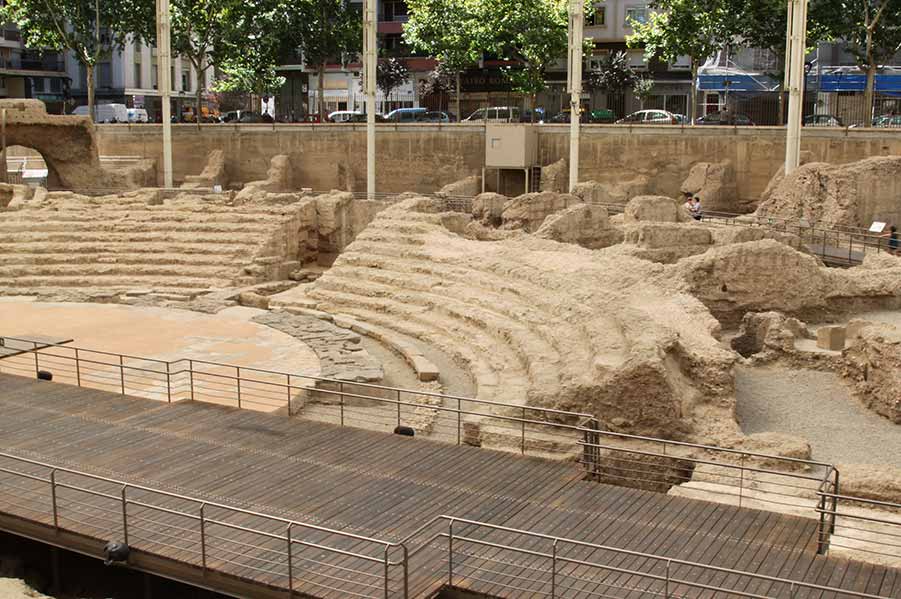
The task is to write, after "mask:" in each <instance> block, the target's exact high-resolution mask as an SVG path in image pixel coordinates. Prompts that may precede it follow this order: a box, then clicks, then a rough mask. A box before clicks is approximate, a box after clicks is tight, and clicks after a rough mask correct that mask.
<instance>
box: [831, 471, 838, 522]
mask: <svg viewBox="0 0 901 599" xmlns="http://www.w3.org/2000/svg"><path fill="white" fill-rule="evenodd" d="M833 470H834V472H835V484H834V487H835V489H834V490H833V495H832V514H831V518H830V523H829V534H835V518H836V516H837V514H838V495H839V490H838V468H834V469H833Z"/></svg>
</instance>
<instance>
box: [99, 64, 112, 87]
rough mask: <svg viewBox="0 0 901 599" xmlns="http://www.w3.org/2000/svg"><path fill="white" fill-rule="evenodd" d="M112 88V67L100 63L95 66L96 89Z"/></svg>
mask: <svg viewBox="0 0 901 599" xmlns="http://www.w3.org/2000/svg"><path fill="white" fill-rule="evenodd" d="M112 86H113V65H112V64H110V63H108V62H101V63H100V64H98V65H97V87H112Z"/></svg>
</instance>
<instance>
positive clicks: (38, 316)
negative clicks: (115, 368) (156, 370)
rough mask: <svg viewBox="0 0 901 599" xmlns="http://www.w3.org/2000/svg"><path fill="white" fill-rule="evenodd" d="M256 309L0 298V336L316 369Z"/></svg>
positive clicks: (164, 356)
mask: <svg viewBox="0 0 901 599" xmlns="http://www.w3.org/2000/svg"><path fill="white" fill-rule="evenodd" d="M259 313H260V311H259V310H253V309H251V308H230V309H227V310H223V311H222V312H220V313H218V314H202V313H199V312H190V311H188V310H169V309H165V308H139V307H132V306H122V305H116V304H74V303H42V302H0V335H8V336H10V337H16V336H29V335H47V336H52V337H65V338H70V339H74V341H73V343H72V345H74V346H78V347H85V348H92V349H102V350H104V351H109V352H115V353H124V354H131V355H137V356H142V357H151V358H157V359H160V360H175V359H178V358H194V359H203V360H210V361H213V362H225V363H229V364H237V365H239V366H249V367H251V366H252V367H256V368H264V369H268V370H281V371H290V372H305V373H309V374H318V373H319V360H318V359H317V358H316V354H314V353H313V350H311V349H310V348H309V347H307V345H306V344H304V343H302V342H300V341H298V340H297V339H295V338H293V337H291V336H290V335H287V334H285V333H281V332H279V331H276V330H275V329H273V328H270V327H267V326H265V325H260V324H256V323H253V322H249V319H250V318H252V317H253V316H255V315H256V314H259Z"/></svg>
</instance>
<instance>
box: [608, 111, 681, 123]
mask: <svg viewBox="0 0 901 599" xmlns="http://www.w3.org/2000/svg"><path fill="white" fill-rule="evenodd" d="M616 124H617V125H678V124H679V117H677V116H676V115H675V114H673V113H672V112H667V111H666V110H639V111H638V112H633V113H632V114H630V115H628V116H626V117H623V118H621V119H620V120H618V121H616Z"/></svg>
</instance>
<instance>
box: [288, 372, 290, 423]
mask: <svg viewBox="0 0 901 599" xmlns="http://www.w3.org/2000/svg"><path fill="white" fill-rule="evenodd" d="M288 416H289V417H290V416H291V375H290V374H289V375H288Z"/></svg>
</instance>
